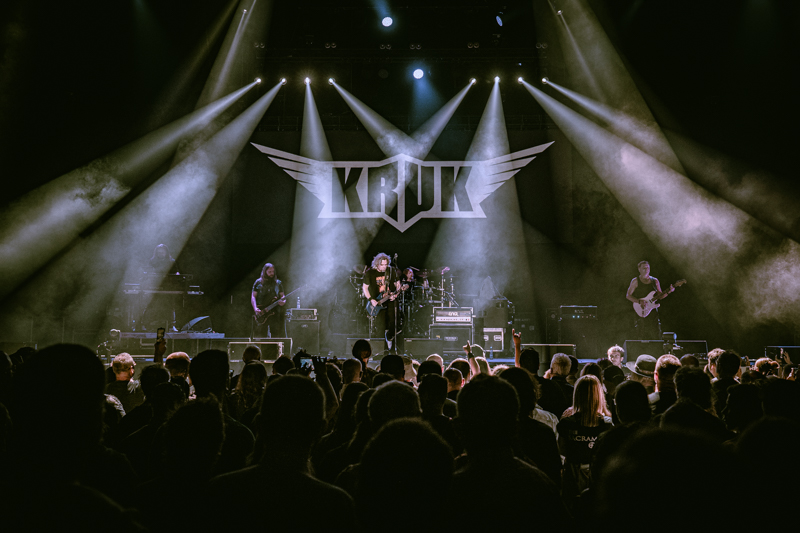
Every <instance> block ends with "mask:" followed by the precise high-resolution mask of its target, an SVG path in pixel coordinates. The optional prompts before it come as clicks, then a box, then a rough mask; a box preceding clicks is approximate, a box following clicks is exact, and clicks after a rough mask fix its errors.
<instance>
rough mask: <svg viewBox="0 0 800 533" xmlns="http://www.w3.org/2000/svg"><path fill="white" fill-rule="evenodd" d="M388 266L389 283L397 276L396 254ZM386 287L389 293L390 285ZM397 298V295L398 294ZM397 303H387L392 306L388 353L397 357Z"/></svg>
mask: <svg viewBox="0 0 800 533" xmlns="http://www.w3.org/2000/svg"><path fill="white" fill-rule="evenodd" d="M389 266H390V268H391V269H392V271H391V272H388V273H387V277H388V278H389V280H390V281H391V280H393V278H395V277H396V276H397V254H396V253H395V254H394V264H392V263H389ZM391 283H397V280H394V281H391ZM387 286H389V287H390V288H389V290H390V291H391V285H389V284H388V283H387ZM398 296H399V294H398ZM397 303H398V302H397V298H395V299H394V301H391V300H390V301H389V304H390V305H393V306H394V328H392V334H393V335H392V349H391V350H390V351H389V352H390V353H394V354H395V355H397V312H398V309H397Z"/></svg>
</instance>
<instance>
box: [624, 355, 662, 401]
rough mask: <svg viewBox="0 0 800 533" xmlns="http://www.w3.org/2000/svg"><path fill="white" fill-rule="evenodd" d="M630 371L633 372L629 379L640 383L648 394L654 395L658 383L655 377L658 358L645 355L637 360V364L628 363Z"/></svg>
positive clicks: (626, 364)
mask: <svg viewBox="0 0 800 533" xmlns="http://www.w3.org/2000/svg"><path fill="white" fill-rule="evenodd" d="M625 366H627V367H628V370H630V371H631V374H630V376H628V379H630V380H633V381H638V382H639V383H641V384H642V385H644V388H645V389H647V394H652V393H653V392H655V390H656V382H655V380H654V378H653V376H654V375H655V373H656V358H655V357H653V356H652V355H647V354H646V353H643V354H642V355H640V356H639V357H637V358H636V362H635V363H633V362H631V361H628V362H627V363H625Z"/></svg>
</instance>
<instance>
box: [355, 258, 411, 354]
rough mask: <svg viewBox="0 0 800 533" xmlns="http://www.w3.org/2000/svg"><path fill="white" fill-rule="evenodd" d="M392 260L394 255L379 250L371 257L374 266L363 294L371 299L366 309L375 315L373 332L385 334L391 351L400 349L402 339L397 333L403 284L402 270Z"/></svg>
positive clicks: (367, 275) (369, 272)
mask: <svg viewBox="0 0 800 533" xmlns="http://www.w3.org/2000/svg"><path fill="white" fill-rule="evenodd" d="M390 264H391V258H390V257H389V256H388V255H386V254H384V253H379V254H378V255H376V256H375V257H374V258H373V259H372V268H370V269H369V270H367V272H366V274H365V276H364V283H363V284H362V285H361V294H362V295H363V296H364V298H365V299H366V300H368V301H369V304H368V307H367V312H368V313H369V314H370V315H372V316H373V317H374V319H373V323H372V326H371V330H372V331H371V332H370V335H375V334H377V335H382V336H383V337H384V338H385V339H386V348H387V349H388V350H389V352H390V353H397V350H398V346H397V343H396V342H395V341H398V342H399V341H400V340H401V339H399V338H396V337H398V335H399V333H401V331H400V330H401V325H402V317H400V316H399V309H398V308H397V295H398V294H399V292H400V287H401V285H400V273H399V272H397V270H396V269H395V268H393V267H392V266H390ZM382 300H383V302H382V303H381V301H382ZM401 352H402V347H401Z"/></svg>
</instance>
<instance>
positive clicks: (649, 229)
mask: <svg viewBox="0 0 800 533" xmlns="http://www.w3.org/2000/svg"><path fill="white" fill-rule="evenodd" d="M524 85H525V88H526V89H527V90H528V91H529V92H530V93H531V95H532V96H533V97H534V98H535V99H536V101H537V102H538V103H539V104H540V105H541V106H542V108H543V109H544V110H545V112H547V114H548V115H550V117H551V118H552V119H553V121H554V122H555V123H556V125H558V127H559V129H561V131H562V132H564V134H565V135H566V136H567V138H569V139H570V141H571V142H572V143H573V146H574V147H575V148H576V150H577V151H578V152H579V153H580V154H581V155H582V156H583V158H584V159H585V160H586V162H587V163H588V164H589V165H590V167H591V168H592V169H593V170H594V172H595V173H596V174H597V175H598V176H599V177H600V179H601V180H603V182H604V183H605V185H606V186H607V187H608V188H609V190H610V191H611V193H612V194H613V195H614V196H615V197H616V198H617V199H618V200H619V202H620V203H621V204H622V206H623V207H624V208H625V209H626V210H627V211H628V213H630V214H631V216H632V217H633V218H634V220H635V221H636V222H637V223H638V224H639V225H640V227H641V228H642V229H643V231H644V232H645V234H646V235H647V236H648V237H649V238H650V239H651V240H652V242H653V243H654V244H655V245H656V246H657V247H658V248H659V249H660V250H661V251H662V252H663V253H664V256H665V257H668V258H669V260H670V262H671V263H673V264H674V265H675V266H676V267H677V270H678V271H681V272H686V277H687V278H689V277H691V278H692V279H693V280H694V281H695V283H694V286H695V290H698V291H700V293H701V294H702V296H703V297H704V302H705V305H706V306H707V308H708V309H709V311H710V312H711V314H712V315H713V316H714V317H715V318H716V319H717V320H718V322H719V323H720V324H730V326H728V327H729V328H730V330H729V333H730V334H731V335H733V336H737V335H740V334H742V332H745V331H746V330H747V328H748V327H753V326H755V325H756V324H758V323H759V322H768V321H772V320H780V321H785V322H786V323H788V324H796V323H797V318H796V312H795V311H794V310H796V309H797V306H798V305H800V245H798V244H797V243H796V242H794V241H791V240H788V239H785V238H783V237H782V236H781V235H779V234H777V233H776V232H775V231H773V230H771V229H770V228H768V227H767V226H765V225H764V224H762V223H760V222H758V221H757V220H755V219H753V218H752V217H750V216H748V215H747V214H746V213H745V212H744V211H742V210H740V209H738V208H736V207H735V206H733V205H731V204H729V203H728V202H726V201H724V200H722V199H720V198H718V197H716V196H714V195H713V194H711V193H709V192H708V191H706V190H705V189H703V188H702V187H701V186H699V185H698V184H696V183H694V182H692V181H691V180H689V179H688V178H686V177H685V176H683V175H681V174H680V173H678V172H676V171H674V170H673V169H671V168H670V167H668V166H667V165H664V164H663V163H661V162H659V161H657V160H656V159H655V158H653V157H652V156H650V155H648V154H646V153H645V152H643V151H642V150H640V149H639V148H636V147H635V146H632V145H631V144H629V143H627V142H625V141H624V140H622V139H620V138H619V137H617V136H616V135H614V134H612V133H609V132H608V131H606V130H605V129H603V128H601V127H600V126H598V125H596V124H595V123H593V122H592V121H590V120H589V119H587V118H585V117H583V116H581V115H580V114H578V113H576V112H575V111H573V110H571V109H569V108H568V107H567V106H565V105H564V104H561V103H560V102H558V101H556V100H555V99H553V98H551V97H550V96H548V95H547V94H545V93H544V92H542V91H540V90H539V89H537V88H536V87H534V86H532V85H530V84H528V83H525V84H524ZM744 310H747V312H743V311H744Z"/></svg>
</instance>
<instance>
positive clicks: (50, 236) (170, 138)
mask: <svg viewBox="0 0 800 533" xmlns="http://www.w3.org/2000/svg"><path fill="white" fill-rule="evenodd" d="M255 85H256V84H255V83H251V84H249V85H246V86H245V87H242V88H241V89H239V90H237V91H235V92H233V93H231V94H229V95H227V96H225V97H224V98H221V99H220V100H217V101H216V102H212V103H211V104H208V105H207V106H205V107H203V108H201V109H198V110H197V111H194V112H192V113H191V114H189V115H187V116H185V117H183V118H181V119H178V120H176V121H174V122H172V123H170V124H167V125H166V126H163V127H161V128H159V129H158V130H156V131H153V132H151V133H148V134H147V135H145V136H143V137H141V138H139V139H138V140H136V141H133V142H132V143H130V144H128V145H126V146H124V147H122V148H119V149H117V150H115V151H114V152H111V153H110V154H108V155H107V156H104V157H101V158H99V159H96V160H94V161H92V162H91V163H89V164H88V165H86V166H84V167H81V168H78V169H75V170H73V171H72V172H69V173H68V174H64V175H63V176H61V177H59V178H57V179H55V180H53V181H51V182H49V183H47V184H45V185H43V186H42V187H39V188H38V189H36V190H34V191H31V192H29V193H28V194H26V195H25V196H23V197H22V198H20V199H18V200H17V201H15V202H14V203H13V204H11V205H10V206H8V207H7V208H6V209H5V210H4V211H3V212H2V213H0V257H3V258H4V260H3V261H2V262H0V279H2V280H3V282H2V285H1V286H0V297H2V296H4V295H6V294H8V293H9V292H10V291H11V290H13V289H14V288H15V287H16V286H18V285H19V283H21V282H22V281H23V280H25V279H26V278H27V277H28V276H29V275H31V273H33V272H35V271H36V270H38V269H39V268H41V267H42V265H44V264H45V263H46V262H47V261H48V260H49V259H50V258H52V257H53V256H54V255H56V254H57V253H58V252H59V251H60V250H61V249H63V248H64V247H65V246H67V245H68V244H69V243H70V242H71V241H72V240H74V239H76V238H77V237H78V235H80V233H81V232H82V231H83V230H85V229H86V228H87V227H89V226H90V225H91V224H92V223H93V222H94V221H95V220H97V219H98V218H99V217H101V216H102V215H103V214H104V213H105V212H106V211H108V209H110V208H111V207H112V206H113V205H114V204H115V203H116V202H118V201H119V200H121V199H122V198H123V197H124V196H125V195H126V194H128V193H129V192H130V191H131V189H132V188H133V187H135V186H136V185H137V184H138V183H139V181H140V180H141V179H142V178H144V177H145V176H147V175H149V174H150V173H151V172H153V171H154V170H155V169H157V168H158V167H159V166H160V165H162V164H163V163H164V162H166V161H167V160H168V158H169V157H170V156H171V155H172V153H173V152H174V151H175V149H176V148H177V146H178V143H179V142H180V141H181V139H183V138H185V137H186V136H190V135H194V134H196V133H197V132H199V131H201V130H202V129H203V128H204V127H206V126H207V125H208V124H209V122H211V121H212V120H213V119H214V118H216V117H218V116H219V115H220V114H221V113H222V112H223V111H225V110H226V109H228V108H229V107H230V106H231V105H232V104H233V103H234V102H236V101H237V100H238V99H239V98H241V97H242V96H243V95H245V94H246V93H247V92H248V91H250V89H252V88H253V87H254V86H255Z"/></svg>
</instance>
